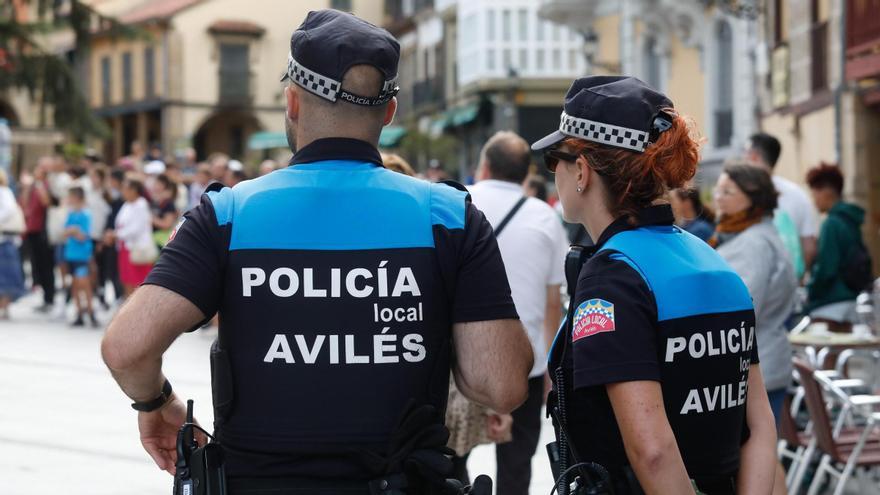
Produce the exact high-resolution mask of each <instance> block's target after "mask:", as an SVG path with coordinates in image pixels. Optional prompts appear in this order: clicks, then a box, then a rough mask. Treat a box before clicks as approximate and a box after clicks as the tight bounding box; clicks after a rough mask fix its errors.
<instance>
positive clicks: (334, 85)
mask: <svg viewBox="0 0 880 495" xmlns="http://www.w3.org/2000/svg"><path fill="white" fill-rule="evenodd" d="M287 76H288V77H290V79H291V80H292V81H293V82H295V83H297V84H298V85H300V86H301V87H302V88H304V89H305V90H306V91H309V92H310V93H314V94H316V95H318V96H320V97H321V98H324V99H325V100H329V101H334V102H335V101H336V97H337V95H338V94H339V88H341V87H342V83H340V82H339V81H335V80H333V79H330V78H329V77H324V76H322V75H321V74H318V73H317V72H314V71H311V70H309V69H307V68H305V67H303V66H302V65H301V64H300V63H299V62H297V61H296V59H295V58H293V55H288V56H287Z"/></svg>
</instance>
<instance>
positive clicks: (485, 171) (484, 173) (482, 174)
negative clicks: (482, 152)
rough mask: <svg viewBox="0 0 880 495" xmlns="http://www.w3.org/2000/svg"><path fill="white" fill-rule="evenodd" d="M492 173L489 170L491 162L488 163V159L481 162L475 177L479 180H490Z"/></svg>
mask: <svg viewBox="0 0 880 495" xmlns="http://www.w3.org/2000/svg"><path fill="white" fill-rule="evenodd" d="M491 175H492V174H491V173H490V172H489V164H488V163H486V160H483V161H481V162H480V165H479V166H477V173H476V177H475V179H476V180H477V182H480V181H484V180H489V179H491V178H492V177H491Z"/></svg>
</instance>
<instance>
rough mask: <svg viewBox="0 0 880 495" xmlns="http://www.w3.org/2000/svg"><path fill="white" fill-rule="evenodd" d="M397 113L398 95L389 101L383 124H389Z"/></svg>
mask: <svg viewBox="0 0 880 495" xmlns="http://www.w3.org/2000/svg"><path fill="white" fill-rule="evenodd" d="M396 113H397V97H396V96H395V97H394V98H391V101H389V102H388V106H387V107H385V120H384V121H382V125H389V124H391V123H392V122H394V114H396Z"/></svg>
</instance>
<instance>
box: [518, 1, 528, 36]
mask: <svg viewBox="0 0 880 495" xmlns="http://www.w3.org/2000/svg"><path fill="white" fill-rule="evenodd" d="M528 16H529V12H528V11H527V10H526V9H519V12H518V14H517V17H519V40H520V41H528V40H529V17H528Z"/></svg>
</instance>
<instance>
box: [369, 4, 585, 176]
mask: <svg viewBox="0 0 880 495" xmlns="http://www.w3.org/2000/svg"><path fill="white" fill-rule="evenodd" d="M538 8H539V4H538V3H536V2H534V1H530V0H506V1H499V0H470V1H461V0H436V1H433V0H429V1H424V0H388V1H386V23H385V26H386V27H387V28H388V29H389V30H390V31H391V32H392V33H393V34H395V35H396V36H397V37H398V39H400V41H401V46H402V59H401V75H400V77H401V79H400V80H401V93H400V96H399V100H400V111H399V114H398V124H397V125H399V126H402V127H403V128H404V129H405V130H406V132H407V138H406V139H405V140H404V142H403V146H404V147H406V144H407V142H408V143H411V144H412V145H413V146H412V148H411V149H409V150H407V151H409V152H410V153H409V156H408V158H410V159H411V160H413V161H414V162H415V163H416V165H417V167H420V168H424V167H425V166H427V165H428V163H429V162H430V161H431V159H438V158H439V159H440V160H441V162H442V165H443V167H444V168H445V169H446V171H447V172H448V173H449V174H450V175H452V176H453V177H455V178H457V179H460V180H465V181H466V180H468V179H469V177H470V176H471V175H472V173H473V171H474V169H475V168H476V166H477V161H478V156H479V151H480V148H481V147H482V145H483V143H485V141H486V139H488V138H489V136H491V135H492V134H493V133H494V132H496V131H498V130H505V129H510V130H514V131H516V132H518V133H519V134H521V135H523V136H524V137H525V138H526V139H537V138H539V137H541V136H542V135H543V134H542V133H544V134H546V132H547V129H548V128H552V127H553V126H557V125H558V122H559V107H560V102H561V98H562V96H563V95H564V94H565V91H566V89H567V88H568V85H569V84H570V83H571V80H572V79H573V78H575V77H577V75H579V74H583V73H584V72H585V64H586V62H585V59H584V57H583V50H582V45H583V42H582V40H581V36H580V35H579V34H578V33H576V32H574V31H573V30H571V29H569V28H567V27H565V26H560V25H557V24H553V23H551V22H549V21H547V20H545V19H541V18H540V17H539V16H538Z"/></svg>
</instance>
